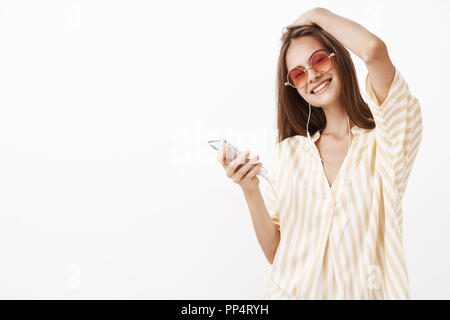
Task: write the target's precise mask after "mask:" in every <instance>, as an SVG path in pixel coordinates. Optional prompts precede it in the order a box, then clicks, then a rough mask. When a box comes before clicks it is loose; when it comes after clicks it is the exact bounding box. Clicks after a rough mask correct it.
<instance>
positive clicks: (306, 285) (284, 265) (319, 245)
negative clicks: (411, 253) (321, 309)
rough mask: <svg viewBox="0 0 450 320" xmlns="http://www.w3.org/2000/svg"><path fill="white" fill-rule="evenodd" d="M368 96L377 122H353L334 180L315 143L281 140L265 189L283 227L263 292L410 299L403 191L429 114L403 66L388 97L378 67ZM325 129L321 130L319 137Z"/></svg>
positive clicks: (367, 86)
mask: <svg viewBox="0 0 450 320" xmlns="http://www.w3.org/2000/svg"><path fill="white" fill-rule="evenodd" d="M365 90H366V101H367V103H368V105H369V108H370V110H371V111H372V114H373V117H374V120H375V124H376V128H374V129H364V128H360V127H358V126H356V125H355V126H353V127H352V128H351V132H352V133H353V140H352V142H351V146H350V151H349V153H348V154H347V155H346V157H345V159H344V161H343V163H342V165H341V168H340V170H339V173H338V175H337V176H336V179H335V181H334V182H333V185H332V186H331V187H330V186H329V184H328V181H327V178H326V176H325V172H324V169H323V166H322V162H321V160H320V158H319V152H318V150H317V147H316V145H315V143H313V144H312V145H311V144H309V141H308V139H307V137H304V136H302V135H296V136H292V137H289V138H286V139H284V140H283V141H281V142H280V143H277V144H276V146H275V148H274V151H273V153H272V155H271V157H270V158H269V161H268V163H267V165H265V167H266V168H267V170H268V172H269V180H270V181H271V183H272V184H273V187H274V189H275V191H276V193H277V194H278V196H279V198H280V200H278V199H277V198H276V196H275V193H274V191H273V190H272V188H271V187H270V185H269V184H268V183H267V181H266V182H265V183H262V184H261V192H262V195H263V198H264V201H265V204H266V207H267V210H268V211H269V213H270V215H271V217H272V221H273V222H274V223H275V224H276V225H277V227H278V228H279V230H280V243H279V246H278V249H277V252H276V254H275V258H274V261H273V265H272V269H271V272H270V276H269V279H268V281H267V284H266V285H265V288H264V294H263V299H410V295H409V279H408V272H407V267H406V264H405V256H404V252H403V244H402V205H401V201H402V198H403V194H404V192H405V187H406V185H407V182H408V177H409V175H410V172H411V168H412V166H413V162H414V159H415V158H416V154H417V151H418V149H419V144H420V141H421V139H422V114H421V107H420V104H419V101H418V99H417V98H416V97H414V96H413V95H412V94H411V92H410V90H409V87H408V84H407V83H406V81H405V79H404V78H403V76H402V74H401V73H400V72H399V71H398V70H397V68H396V72H395V77H394V79H393V81H392V84H391V87H390V89H389V93H388V96H387V98H386V99H385V101H384V102H383V103H382V105H381V106H380V105H379V103H378V99H377V98H376V96H375V94H374V91H373V88H372V86H371V83H370V81H369V74H367V76H366V79H365ZM319 136H320V133H319V131H317V132H316V133H315V134H314V135H313V136H311V139H312V141H313V142H315V141H316V140H317V139H318V138H319Z"/></svg>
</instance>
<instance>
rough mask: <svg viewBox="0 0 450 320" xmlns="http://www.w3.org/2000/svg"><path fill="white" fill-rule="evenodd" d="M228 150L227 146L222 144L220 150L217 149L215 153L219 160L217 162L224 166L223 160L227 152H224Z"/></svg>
mask: <svg viewBox="0 0 450 320" xmlns="http://www.w3.org/2000/svg"><path fill="white" fill-rule="evenodd" d="M227 151H228V147H227V146H224V147H223V148H222V150H220V151H219V153H218V154H217V161H219V163H220V164H221V165H222V166H223V167H224V168H225V161H226V157H227V154H226V152H227Z"/></svg>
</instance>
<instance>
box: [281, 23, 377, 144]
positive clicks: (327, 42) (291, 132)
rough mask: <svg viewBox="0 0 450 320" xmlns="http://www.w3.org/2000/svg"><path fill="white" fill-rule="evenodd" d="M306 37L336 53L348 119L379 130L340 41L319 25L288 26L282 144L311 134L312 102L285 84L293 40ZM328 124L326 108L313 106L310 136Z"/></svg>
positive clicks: (284, 47)
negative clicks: (287, 60)
mask: <svg viewBox="0 0 450 320" xmlns="http://www.w3.org/2000/svg"><path fill="white" fill-rule="evenodd" d="M302 36H312V37H314V38H316V39H317V40H318V41H319V42H320V43H322V45H323V46H324V47H325V48H326V49H327V50H329V51H330V52H335V53H336V55H335V56H334V57H333V59H335V61H336V65H337V68H338V73H339V77H340V79H341V82H342V91H341V95H340V99H341V103H342V104H343V105H344V108H345V110H346V112H347V114H348V117H349V118H350V119H351V120H352V121H353V122H354V123H355V124H356V125H357V126H358V127H360V128H365V129H373V128H375V122H374V119H373V115H372V112H371V111H370V109H369V106H368V105H367V103H366V102H365V101H364V100H363V98H362V97H361V93H360V91H359V85H358V81H357V77H356V70H355V66H354V64H353V61H352V59H351V57H350V53H349V52H348V50H347V49H346V48H345V47H344V46H343V45H342V44H341V43H340V42H339V41H338V40H337V39H336V38H334V37H333V36H332V35H331V34H329V33H328V32H326V31H325V30H323V29H322V28H321V27H320V26H319V25H317V24H313V26H304V25H303V26H291V27H287V30H286V31H285V33H283V35H282V37H281V42H282V44H281V49H280V56H279V58H278V67H277V84H276V86H277V97H278V99H277V105H278V106H277V109H278V110H277V127H278V142H281V141H283V140H284V139H286V138H289V137H292V136H295V135H302V136H306V135H307V134H306V122H307V120H308V113H309V106H308V102H306V101H305V100H304V99H303V98H302V97H301V96H300V94H299V93H298V91H297V89H295V88H293V87H290V86H285V85H284V83H285V82H286V75H287V72H288V70H287V65H286V53H287V50H288V48H289V45H290V44H291V41H292V39H296V38H299V37H302ZM326 122H327V121H326V117H325V112H324V111H323V110H322V108H321V107H316V106H313V105H311V118H310V120H309V126H308V128H309V134H310V135H313V134H314V133H315V132H317V130H320V132H322V131H323V129H324V128H325V125H326Z"/></svg>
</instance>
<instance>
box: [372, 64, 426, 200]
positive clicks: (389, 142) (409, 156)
mask: <svg viewBox="0 0 450 320" xmlns="http://www.w3.org/2000/svg"><path fill="white" fill-rule="evenodd" d="M365 87H366V94H367V99H368V105H369V108H370V110H371V111H372V114H373V117H374V120H375V125H376V129H375V131H376V132H377V135H378V136H379V138H380V140H381V142H382V143H383V144H385V145H386V146H387V148H386V150H388V153H389V157H390V158H391V160H392V168H393V171H394V175H395V184H396V186H397V190H398V192H399V193H400V199H401V198H402V197H403V193H404V190H405V188H406V185H407V182H408V178H409V174H410V172H411V168H412V166H413V163H414V160H415V158H416V155H417V152H418V149H419V145H420V141H421V139H422V113H421V107H420V103H419V100H418V99H417V98H416V97H415V96H414V95H413V94H412V93H411V92H410V90H409V86H408V84H407V83H406V81H405V79H404V78H403V75H402V74H401V73H400V72H399V70H398V69H397V68H395V76H394V79H393V81H392V84H391V87H390V89H389V93H388V96H387V97H386V99H385V100H384V101H383V103H382V104H381V106H380V105H379V103H378V99H377V97H376V95H375V93H374V90H373V87H372V84H371V82H370V81H369V74H367V76H366V81H365Z"/></svg>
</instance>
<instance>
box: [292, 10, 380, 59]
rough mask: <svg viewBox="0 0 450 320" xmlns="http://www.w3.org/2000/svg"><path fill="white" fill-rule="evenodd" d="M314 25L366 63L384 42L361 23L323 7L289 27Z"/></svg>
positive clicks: (304, 14) (307, 13) (306, 14)
mask: <svg viewBox="0 0 450 320" xmlns="http://www.w3.org/2000/svg"><path fill="white" fill-rule="evenodd" d="M312 23H315V24H317V25H319V26H320V27H321V28H322V29H324V30H325V31H326V32H328V33H330V34H331V35H332V36H333V37H335V38H336V39H337V40H339V41H340V42H341V43H342V44H343V45H344V46H345V47H346V48H347V49H349V50H351V51H352V52H353V53H354V54H356V55H357V56H358V57H360V58H361V59H362V60H363V61H364V62H367V61H368V60H369V59H370V58H371V55H372V51H373V50H375V49H377V48H378V46H379V44H380V42H382V41H381V39H380V38H378V37H377V36H376V35H374V34H373V33H371V32H370V31H368V30H367V29H366V28H364V27H363V26H362V25H360V24H359V23H357V22H355V21H352V20H350V19H347V18H344V17H342V16H339V15H337V14H335V13H333V12H331V11H330V10H328V9H326V8H322V7H316V8H314V9H311V10H309V11H306V12H305V13H303V14H302V15H301V16H300V17H299V18H297V19H296V20H295V21H294V22H293V23H291V24H290V25H289V26H294V25H312Z"/></svg>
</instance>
